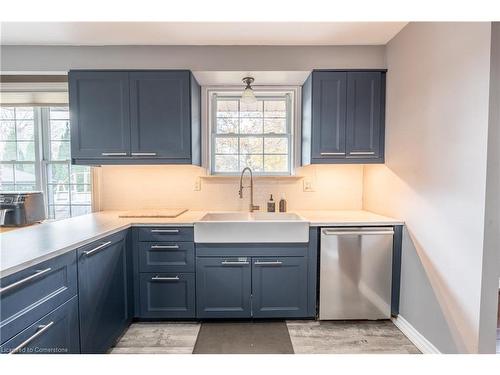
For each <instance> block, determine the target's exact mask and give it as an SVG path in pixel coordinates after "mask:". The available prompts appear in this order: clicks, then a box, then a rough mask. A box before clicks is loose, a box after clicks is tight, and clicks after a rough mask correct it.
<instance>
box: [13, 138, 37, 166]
mask: <svg viewBox="0 0 500 375" xmlns="http://www.w3.org/2000/svg"><path fill="white" fill-rule="evenodd" d="M17 160H19V161H35V142H29V141H28V142H26V141H22V142H17Z"/></svg>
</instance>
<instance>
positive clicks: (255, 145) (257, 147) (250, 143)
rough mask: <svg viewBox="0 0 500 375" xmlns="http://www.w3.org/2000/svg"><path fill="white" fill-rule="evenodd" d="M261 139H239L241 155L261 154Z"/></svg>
mask: <svg viewBox="0 0 500 375" xmlns="http://www.w3.org/2000/svg"><path fill="white" fill-rule="evenodd" d="M262 141H263V139H262V138H258V137H248V138H240V153H241V154H262V152H263V144H262Z"/></svg>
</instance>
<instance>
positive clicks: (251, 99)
mask: <svg viewBox="0 0 500 375" xmlns="http://www.w3.org/2000/svg"><path fill="white" fill-rule="evenodd" d="M241 101H242V102H243V103H255V102H256V101H257V98H256V97H255V94H254V93H253V90H252V89H251V88H249V87H247V88H246V89H245V90H243V93H242V94H241Z"/></svg>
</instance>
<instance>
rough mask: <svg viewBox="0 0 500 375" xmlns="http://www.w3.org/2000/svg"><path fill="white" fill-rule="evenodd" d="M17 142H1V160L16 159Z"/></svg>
mask: <svg viewBox="0 0 500 375" xmlns="http://www.w3.org/2000/svg"><path fill="white" fill-rule="evenodd" d="M16 152H17V151H16V142H0V160H2V161H9V160H16V159H17V157H16Z"/></svg>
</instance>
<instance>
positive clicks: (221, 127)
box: [215, 117, 238, 134]
mask: <svg viewBox="0 0 500 375" xmlns="http://www.w3.org/2000/svg"><path fill="white" fill-rule="evenodd" d="M215 132H216V133H219V134H223V133H238V119H237V118H228V117H219V118H217V127H216V129H215Z"/></svg>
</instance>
